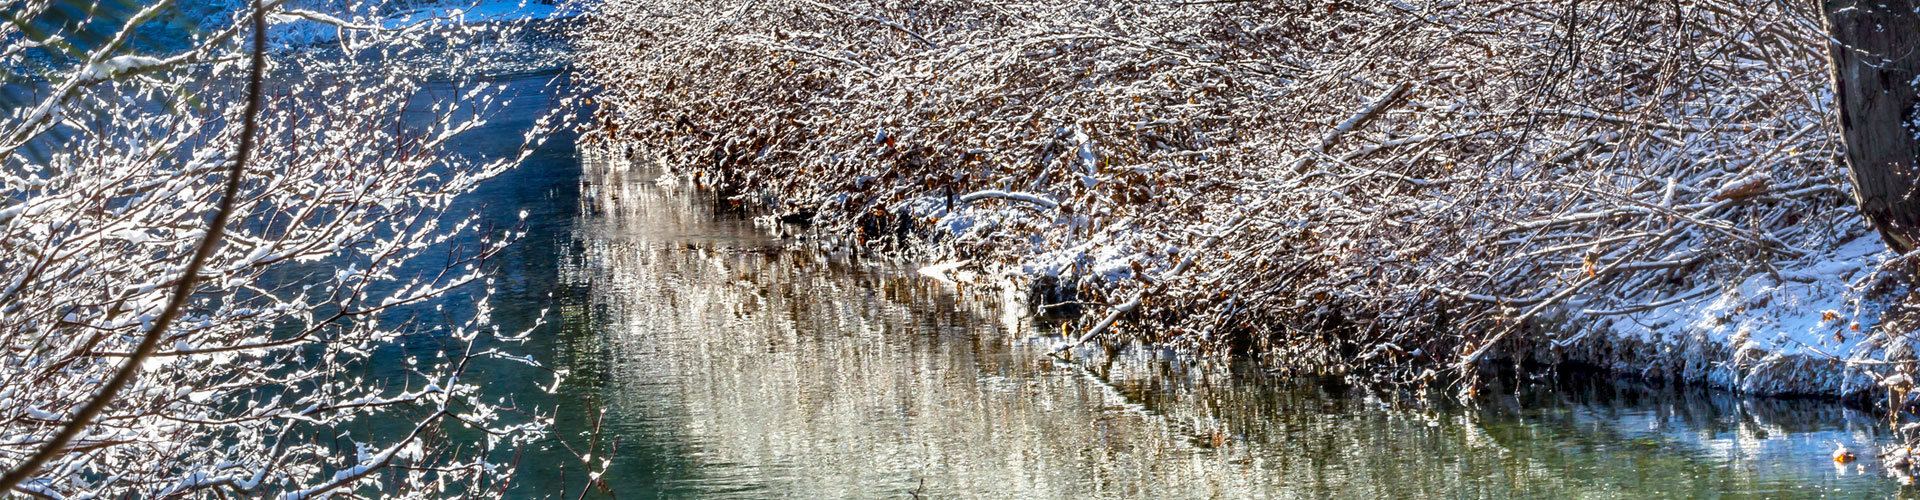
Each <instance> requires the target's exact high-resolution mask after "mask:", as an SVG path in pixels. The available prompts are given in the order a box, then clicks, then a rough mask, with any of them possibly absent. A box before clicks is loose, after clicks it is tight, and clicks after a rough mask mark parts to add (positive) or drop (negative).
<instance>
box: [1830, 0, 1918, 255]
mask: <svg viewBox="0 0 1920 500" xmlns="http://www.w3.org/2000/svg"><path fill="white" fill-rule="evenodd" d="M1915 4H1916V2H1915V0H1872V1H1860V0H1834V1H1827V2H1826V3H1825V11H1826V17H1827V31H1828V33H1829V34H1830V35H1831V39H1830V40H1829V42H1830V44H1829V46H1828V48H1827V52H1828V54H1829V55H1830V57H1831V58H1832V61H1833V65H1832V68H1833V90H1834V102H1835V105H1837V106H1838V107H1839V110H1840V131H1841V137H1842V139H1843V140H1844V141H1845V142H1846V157H1847V165H1848V166H1849V167H1850V168H1849V169H1848V170H1849V171H1850V172H1851V176H1850V177H1851V179H1852V180H1853V185H1854V188H1855V189H1854V191H1855V193H1856V196H1858V198H1857V200H1856V201H1858V202H1859V204H1860V212H1861V214H1862V215H1865V216H1866V217H1867V220H1868V221H1870V222H1872V223H1873V226H1874V228H1875V229H1878V230H1879V231H1880V235H1881V236H1883V237H1884V238H1885V239H1886V241H1887V245H1888V246H1891V247H1893V249H1894V250H1896V251H1899V252H1901V253H1906V252H1909V251H1912V250H1913V249H1914V245H1915V242H1916V241H1920V200H1916V199H1915V198H1914V194H1915V192H1914V187H1915V184H1914V177H1915V161H1916V159H1920V141H1916V140H1915V134H1916V132H1920V126H1916V125H1920V124H1916V118H1920V116H1916V113H1917V111H1916V107H1915V95H1914V84H1915V83H1916V82H1915V77H1916V76H1920V14H1916V13H1915V12H1914V9H1915V7H1916V5H1915Z"/></svg>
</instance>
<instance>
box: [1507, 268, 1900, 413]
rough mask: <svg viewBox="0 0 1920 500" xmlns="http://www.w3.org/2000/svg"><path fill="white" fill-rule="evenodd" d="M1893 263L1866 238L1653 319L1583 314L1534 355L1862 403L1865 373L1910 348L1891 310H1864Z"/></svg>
mask: <svg viewBox="0 0 1920 500" xmlns="http://www.w3.org/2000/svg"><path fill="white" fill-rule="evenodd" d="M1893 257H1895V256H1894V254H1893V253H1892V252H1891V251H1889V250H1887V249H1886V246H1885V245H1884V244H1883V243H1882V242H1881V241H1880V238H1879V237H1878V236H1877V235H1875V234H1872V233H1867V234H1863V235H1859V236H1856V237H1854V238H1852V239H1851V240H1848V241H1846V242H1844V243H1841V244H1839V245H1837V246H1836V247H1834V248H1832V249H1830V250H1827V251H1825V252H1821V253H1819V254H1817V255H1814V256H1810V257H1807V258H1805V259H1801V260H1798V261H1790V262H1782V263H1778V269H1776V270H1774V271H1772V272H1760V273H1756V274H1754V275H1752V276H1748V277H1747V278H1746V279H1744V280H1741V281H1740V282H1739V283H1736V284H1732V285H1722V284H1716V283H1708V284H1702V285H1701V286H1699V287H1696V288H1695V289H1692V290H1688V291H1684V292H1680V293H1677V294H1674V295H1676V296H1678V297H1682V298H1684V300H1674V301H1671V303H1668V304H1665V305H1662V306H1660V307H1655V308H1652V309H1650V310H1646V311H1643V312H1637V313H1632V314H1619V315H1608V316H1592V315H1590V314H1591V313H1594V312H1593V311H1581V312H1579V313H1581V314H1582V315H1586V316H1587V317H1585V318H1581V317H1578V316H1575V317H1574V318H1573V319H1572V320H1571V321H1568V322H1567V324H1566V325H1565V326H1564V328H1565V329H1566V330H1568V331H1567V332H1566V333H1567V334H1568V335H1565V336H1564V338H1565V340H1558V341H1554V342H1551V343H1546V344H1544V345H1540V346H1535V347H1536V348H1537V349H1536V350H1535V351H1536V352H1534V353H1533V354H1532V355H1533V356H1536V357H1541V358H1544V359H1543V360H1561V361H1575V362H1582V363H1589V364H1593V365H1597V366H1600V367H1603V368H1607V369H1609V370H1612V371H1615V372H1620V373H1625V374H1629V375H1641V376H1647V377H1652V378H1670V379H1679V380H1685V381H1689V382H1697V383H1706V384H1708V385H1713V386H1717V387H1723V388H1728V389H1735V390H1739V391H1741V392H1747V393H1753V394H1830V395H1838V394H1853V393H1859V392H1861V391H1865V390H1868V389H1872V388H1873V387H1874V385H1875V382H1876V379H1875V378H1874V377H1873V376H1871V375H1868V373H1867V371H1865V370H1861V369H1859V368H1860V366H1861V365H1871V364H1874V363H1877V362H1878V361H1879V360H1880V359H1882V358H1881V355H1883V354H1885V353H1886V352H1887V350H1888V349H1890V348H1891V349H1899V348H1901V347H1896V346H1900V345H1904V344H1905V343H1906V342H1907V340H1906V339H1905V338H1904V336H1902V335H1898V334H1897V332H1895V333H1896V335H1895V336H1889V335H1888V333H1890V332H1883V331H1880V328H1878V327H1880V326H1881V324H1880V323H1881V322H1880V319H1881V318H1880V315H1881V313H1882V312H1883V311H1884V310H1885V308H1886V306H1887V304H1886V303H1885V301H1884V300H1882V299H1872V298H1868V299H1864V301H1863V299H1862V298H1861V296H1860V292H1858V291H1857V290H1859V289H1861V288H1865V287H1864V286H1862V285H1863V284H1864V282H1866V281H1868V280H1873V279H1876V278H1881V277H1884V276H1885V273H1880V274H1875V273H1874V272H1873V269H1874V268H1877V267H1879V266H1880V265H1881V264H1882V263H1884V262H1886V261H1887V260H1888V259H1891V258H1893ZM1862 301H1863V302H1864V303H1861V302H1862ZM1571 313H1575V311H1562V315H1563V317H1564V316H1574V314H1571ZM1555 351H1558V352H1555Z"/></svg>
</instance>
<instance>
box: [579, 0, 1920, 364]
mask: <svg viewBox="0 0 1920 500" xmlns="http://www.w3.org/2000/svg"><path fill="white" fill-rule="evenodd" d="M1674 9H1679V10H1674ZM1810 9H1811V7H1809V6H1804V5H1800V4H1789V3H1781V2H1766V1H1758V0H1753V1H1733V2H1719V3H1712V4H1689V5H1687V6H1682V7H1676V6H1674V5H1646V6H1642V5H1633V6H1628V5H1624V4H1622V5H1613V4H1605V5H1594V4H1590V3H1571V2H1562V3H1549V4H1540V3H1523V2H1481V3H1454V2H1398V1H1387V2H1359V3H1344V2H1343V3H1334V4H1325V5H1320V4H1313V5H1307V4H1301V5H1292V4H1287V3H1284V2H1279V3H1266V2H1228V3H1209V2H1195V3H1185V2H1111V1H1101V0H1050V1H1039V2H1022V3H1019V4H1001V3H987V2H970V1H934V0H924V1H908V2H859V1H856V2H835V3H821V2H813V1H809V0H783V1H771V2H768V1H758V2H755V1H672V0H669V1H639V0H611V1H607V2H602V3H601V4H600V5H599V7H598V10H597V11H596V12H595V13H594V14H592V15H590V16H589V19H588V20H587V22H586V23H585V24H584V25H583V27H582V28H581V29H580V30H579V31H578V36H579V37H580V38H582V39H583V40H582V44H583V46H584V47H586V51H587V53H586V54H585V55H584V56H583V57H584V59H583V62H584V65H585V66H586V67H587V68H588V70H589V77H590V78H591V79H592V80H593V81H595V82H597V83H599V84H600V85H602V86H603V88H604V92H603V93H602V94H601V95H600V96H598V97H597V98H596V100H597V101H598V102H600V103H601V104H602V105H603V106H604V109H603V112H602V115H601V116H600V120H601V122H602V124H603V128H602V130H600V132H599V133H600V136H599V137H600V138H602V139H607V140H615V141H622V142H627V143H630V144H634V145H636V146H638V147H636V148H634V149H633V150H634V151H637V152H638V153H637V154H640V155H643V156H648V157H651V158H652V159H657V160H659V161H660V162H661V163H662V164H664V165H666V166H667V167H669V168H673V169H678V170H682V171H683V173H685V174H686V176H687V177H689V178H693V179H696V180H699V181H701V182H703V183H707V184H709V185H714V186H719V187H723V188H726V189H732V190H738V191H741V192H742V193H743V194H742V199H743V200H772V201H771V202H769V203H770V204H771V205H773V208H775V209H777V210H782V211H785V212H788V213H791V214H795V215H799V216H807V217H810V218H811V219H812V220H813V221H814V222H815V223H817V224H819V225H820V226H821V227H823V228H824V229H825V230H827V231H829V232H837V233H840V234H846V235H848V237H849V238H851V239H854V240H856V241H857V242H858V243H861V244H865V245H868V246H874V247H880V248H890V249H896V250H908V251H913V252H924V253H925V255H926V256H927V258H928V260H929V261H944V262H949V263H961V262H964V263H965V264H964V265H959V266H948V267H951V269H949V268H947V267H943V268H942V269H941V270H942V271H943V276H944V275H953V274H954V272H957V271H959V270H970V271H974V272H975V273H976V275H978V276H983V277H995V276H1011V277H1014V278H1016V279H1020V280H1027V281H1030V282H1033V283H1039V284H1042V285H1044V286H1048V287H1057V288H1058V289H1059V290H1056V291H1062V292H1064V293H1050V294H1037V295H1036V297H1042V298H1045V299H1046V300H1047V301H1068V302H1073V303H1075V304H1082V305H1085V306H1086V307H1087V308H1086V311H1087V312H1088V313H1089V314H1087V315H1085V316H1084V317H1083V318H1082V319H1080V320H1077V321H1076V322H1075V324H1074V325H1073V327H1071V328H1070V330H1075V331H1074V332H1069V333H1073V335H1071V336H1070V338H1074V337H1084V338H1088V340H1121V339H1126V338H1135V339H1143V340H1147V341H1150V342H1155V343H1158V344H1161V345H1165V346H1172V347H1178V348H1182V349H1185V350H1188V351H1193V352H1214V353H1234V352H1237V353H1247V354H1251V355H1254V356H1258V357H1260V358H1262V359H1264V360H1265V361H1267V362H1268V363H1270V364H1271V365H1273V366H1274V367H1276V368H1280V369H1291V370H1307V371H1334V372H1348V371H1353V370H1356V369H1357V370H1364V371H1365V372H1367V373H1372V374H1377V376H1380V377H1382V378H1383V379H1389V380H1399V381H1411V382H1415V383H1421V382H1424V381H1432V380H1442V379H1444V378H1443V377H1439V376H1438V375H1441V374H1443V373H1445V372H1447V371H1449V370H1452V369H1456V368H1460V367H1467V366H1474V365H1476V364H1479V363H1484V362H1488V361H1492V360H1517V359H1527V358H1533V359H1544V360H1554V361H1580V362H1586V363H1593V364H1598V365H1601V366H1607V367H1611V368H1613V369H1615V370H1618V371H1622V372H1628V373H1641V374H1645V375H1650V376H1665V377H1674V378H1680V379H1685V380H1690V381H1699V382H1706V383H1712V384H1715V385H1719V386H1723V387H1728V388H1734V389H1740V390H1746V391H1752V392H1758V393H1814V394H1840V393H1847V392H1858V391H1864V390H1868V389H1871V388H1872V381H1873V380H1875V379H1876V377H1878V376H1879V375H1876V374H1885V373H1892V372H1894V371H1896V370H1911V367H1910V364H1906V363H1907V361H1906V360H1909V359H1910V357H1907V356H1910V355H1908V354H1904V353H1908V352H1910V349H1908V348H1907V347H1906V345H1907V344H1908V343H1909V342H1910V339H1909V338H1908V337H1907V335H1906V332H1904V331H1901V330H1902V329H1901V328H1899V327H1897V326H1893V325H1884V324H1883V323H1884V322H1883V321H1882V320H1881V318H1880V316H1881V314H1882V312H1883V311H1884V310H1886V309H1887V308H1888V306H1889V304H1890V303H1892V302H1893V301H1896V300H1897V297H1895V294H1894V293H1892V292H1897V291H1900V290H1904V285H1902V284H1901V283H1902V282H1903V281H1902V280H1901V279H1887V278H1889V277H1892V276H1896V275H1901V274H1902V273H1906V272H1908V271H1907V270H1906V268H1905V267H1904V266H1905V265H1904V264H1901V265H1895V266H1889V267H1890V268H1889V269H1886V270H1884V271H1885V272H1879V273H1875V272H1873V271H1874V270H1875V269H1877V266H1879V264H1880V263H1881V262H1884V261H1886V260H1888V259H1891V258H1892V256H1891V255H1888V254H1887V253H1886V252H1884V251H1881V250H1879V248H1880V247H1879V246H1878V241H1877V239H1876V238H1875V237H1874V236H1872V235H1870V234H1869V233H1870V231H1869V230H1868V228H1867V226H1866V224H1865V223H1864V222H1863V221H1862V220H1860V218H1859V216H1858V215H1857V213H1856V212H1855V210H1854V209H1853V207H1852V203H1851V201H1850V199H1849V198H1848V196H1847V192H1848V189H1849V188H1848V187H1847V182H1846V179H1845V170H1844V168H1843V167H1842V166H1840V165H1837V164H1835V163H1834V162H1835V161H1836V159H1835V158H1836V153H1837V151H1838V148H1839V144H1838V140H1837V134H1836V133H1835V132H1834V130H1833V129H1832V123H1833V114H1832V111H1831V110H1830V109H1829V103H1830V101H1831V98H1830V96H1829V92H1828V90H1827V84H1828V83H1827V78H1826V66H1825V52H1824V50H1825V48H1824V46H1823V43H1824V40H1825V38H1824V35H1823V34H1822V32H1821V31H1820V28H1819V26H1820V25H1821V21H1820V19H1819V17H1818V13H1817V12H1814V11H1812V10H1810ZM1869 275H1871V276H1869ZM983 281H986V282H992V281H996V280H993V279H983ZM1039 305H1041V306H1048V305H1051V304H1039ZM1856 324H1857V325H1858V329H1855V325H1856ZM1890 357H1891V359H1893V360H1895V361H1898V362H1899V363H1893V364H1888V363H1883V361H1884V360H1887V359H1890Z"/></svg>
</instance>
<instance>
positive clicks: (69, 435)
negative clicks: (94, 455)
mask: <svg viewBox="0 0 1920 500" xmlns="http://www.w3.org/2000/svg"><path fill="white" fill-rule="evenodd" d="M266 33H267V25H266V14H265V11H264V10H263V9H262V8H261V6H260V0H254V1H253V67H252V68H250V69H249V71H248V75H247V106H246V110H245V112H244V113H243V115H242V120H243V121H242V123H241V126H240V146H239V151H238V153H237V154H236V155H235V156H234V158H233V163H232V164H231V165H229V166H228V170H227V185H226V189H225V190H224V191H223V192H222V193H221V195H220V201H219V205H218V206H217V208H216V209H215V210H214V213H213V220H211V221H209V222H208V227H207V232H206V235H205V236H203V237H201V238H200V244H199V245H196V246H195V248H194V251H193V257H192V258H191V259H190V260H188V261H187V267H186V270H185V271H183V272H182V273H181V279H180V280H179V281H178V282H176V283H175V284H174V287H173V297H172V298H171V299H169V300H168V301H167V307H166V309H164V310H162V311H161V312H160V316H159V317H158V318H155V319H154V321H153V326H152V327H150V328H148V329H147V333H146V336H145V337H143V338H141V339H140V345H139V347H137V348H135V349H134V351H133V355H132V356H131V357H129V358H128V359H127V361H126V362H125V363H123V364H121V365H120V369H119V370H118V371H115V372H114V374H113V378H112V379H111V380H108V381H107V384H106V386H105V387H102V388H101V389H100V393H99V394H95V395H94V396H93V399H92V400H90V401H88V402H87V405H86V406H84V407H81V408H80V411H79V412H78V413H75V414H74V415H73V418H72V419H71V420H69V421H67V423H66V424H65V425H63V426H62V427H61V428H60V432H59V433H57V434H55V435H54V436H53V439H50V440H48V441H47V442H46V444H43V445H41V447H40V449H39V450H38V451H36V452H34V454H33V456H31V457H28V458H27V460H26V461H25V462H21V463H20V464H19V465H17V466H15V467H14V468H13V470H10V471H7V473H6V475H4V476H0V491H13V490H14V487H15V486H19V485H20V483H22V482H24V481H26V480H27V478H28V477H30V476H32V475H34V474H36V473H38V472H40V467H42V466H45V465H46V463H47V462H48V461H51V460H53V458H54V457H57V456H59V455H60V454H62V453H64V452H65V450H64V448H66V446H67V443H68V442H71V441H73V438H74V437H75V436H78V435H79V434H80V431H81V430H82V429H85V428H86V427H87V424H88V423H90V422H92V421H93V419H94V417H98V416H99V415H100V412H101V411H102V410H105V409H106V407H107V404H108V403H110V402H112V401H113V399H114V396H115V395H117V394H119V392H120V390H121V389H124V388H126V386H127V385H128V384H130V383H132V382H133V378H134V377H135V376H137V375H138V374H139V373H140V365H141V364H143V363H144V362H145V361H146V359H147V357H149V356H151V355H152V354H153V351H154V349H155V348H157V347H158V346H159V344H160V337H162V336H164V335H165V333H166V331H167V327H168V326H169V325H170V324H172V323H173V319H174V318H175V317H177V316H179V315H180V309H182V308H184V307H185V306H186V304H187V299H189V298H191V296H192V295H193V283H194V281H195V279H196V278H197V277H198V276H199V274H200V268H201V267H203V266H205V265H206V262H207V258H208V257H210V256H211V255H213V247H214V246H215V245H218V244H219V243H220V236H221V235H222V233H224V232H225V231H226V227H227V221H228V219H231V218H232V217H233V207H234V199H236V198H238V197H239V194H240V178H241V176H242V175H243V174H245V173H246V163H247V160H248V158H250V157H251V156H252V155H253V149H254V143H253V136H254V133H255V131H256V130H257V129H258V128H259V115H260V87H261V80H262V78H263V76H262V71H263V67H264V66H265V62H266V44H267V40H266Z"/></svg>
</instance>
